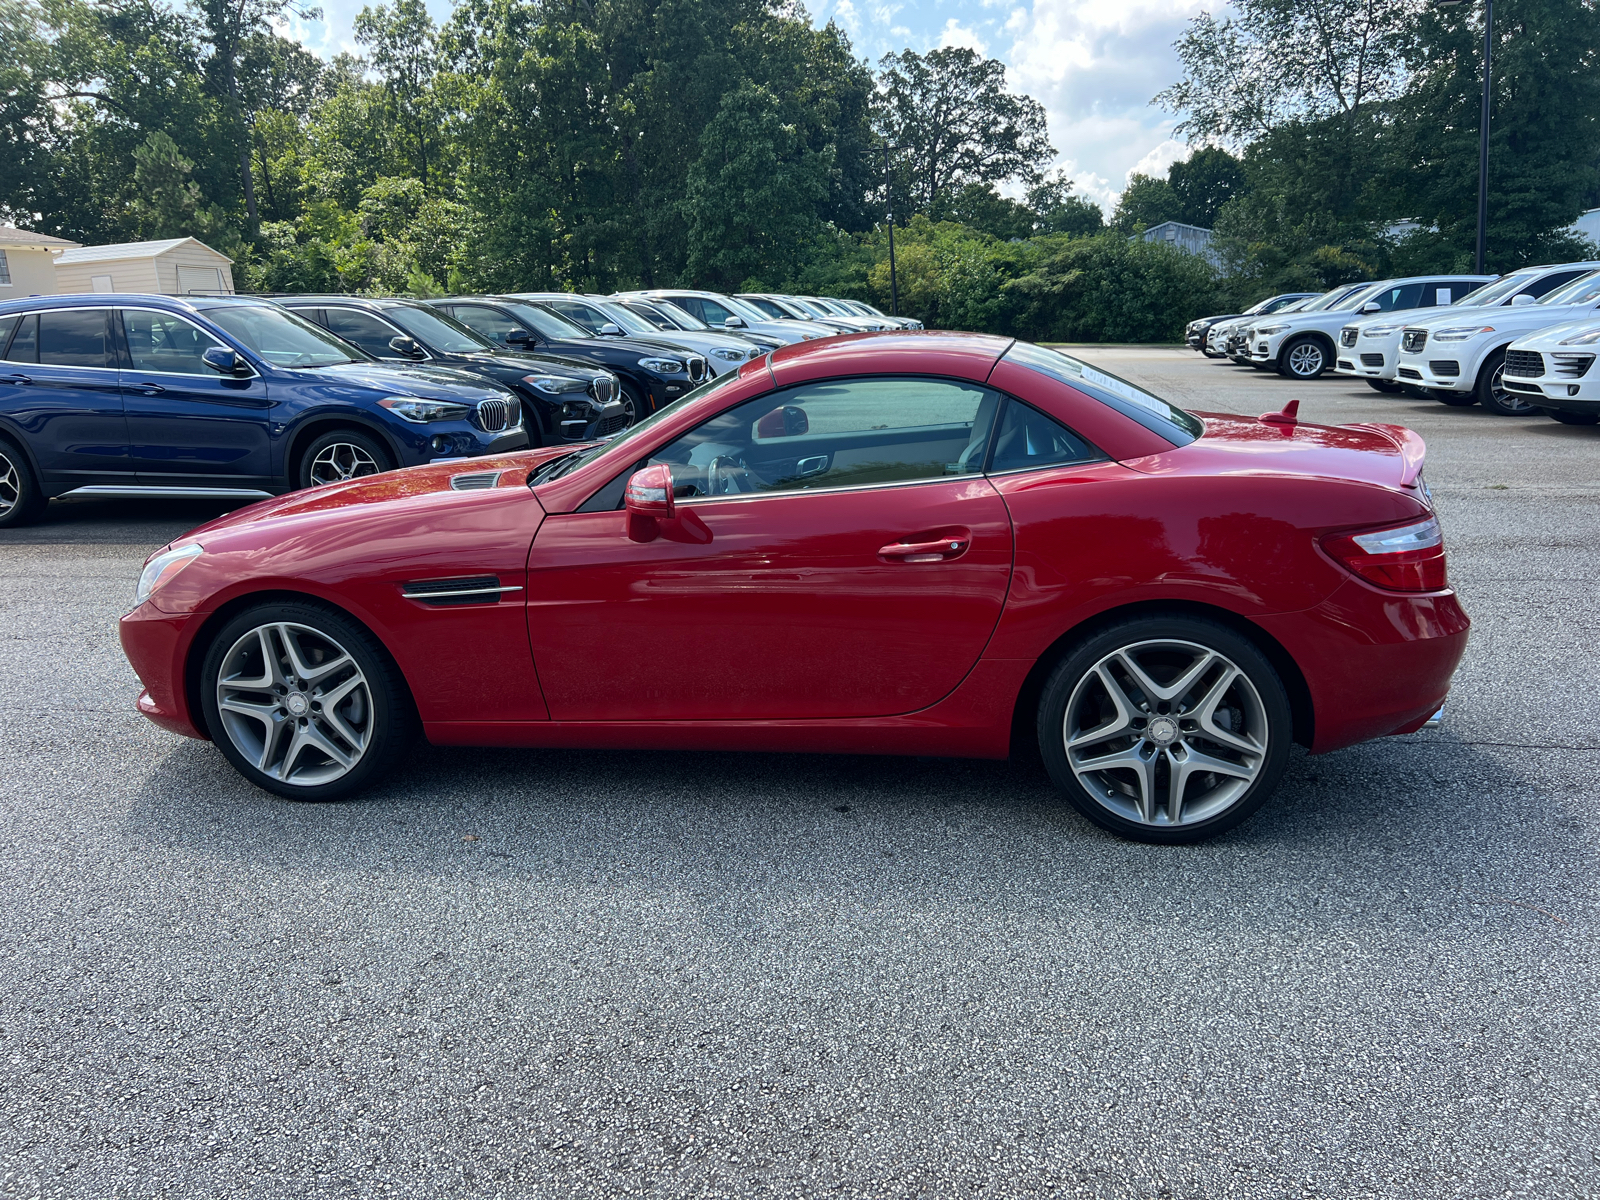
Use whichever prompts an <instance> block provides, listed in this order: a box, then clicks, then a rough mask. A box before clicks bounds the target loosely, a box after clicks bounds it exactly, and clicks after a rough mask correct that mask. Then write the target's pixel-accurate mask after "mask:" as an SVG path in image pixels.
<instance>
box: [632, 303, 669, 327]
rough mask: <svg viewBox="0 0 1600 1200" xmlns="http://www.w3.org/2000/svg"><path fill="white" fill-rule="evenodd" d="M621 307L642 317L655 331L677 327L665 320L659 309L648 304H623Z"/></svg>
mask: <svg viewBox="0 0 1600 1200" xmlns="http://www.w3.org/2000/svg"><path fill="white" fill-rule="evenodd" d="M623 307H624V308H626V309H627V310H628V311H629V312H631V313H634V314H636V315H637V316H639V317H642V318H643V319H644V320H646V321H649V322H650V324H652V325H654V326H655V327H656V328H657V329H676V328H677V326H675V325H674V324H673V323H672V322H671V321H669V320H667V318H666V316H665V314H663V313H662V312H661V311H660V310H659V309H654V308H651V307H650V306H649V305H648V304H639V303H637V302H632V303H628V304H624V305H623Z"/></svg>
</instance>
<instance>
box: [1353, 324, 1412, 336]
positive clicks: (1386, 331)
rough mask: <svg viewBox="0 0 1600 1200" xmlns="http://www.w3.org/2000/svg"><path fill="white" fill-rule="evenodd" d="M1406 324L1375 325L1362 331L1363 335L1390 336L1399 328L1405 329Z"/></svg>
mask: <svg viewBox="0 0 1600 1200" xmlns="http://www.w3.org/2000/svg"><path fill="white" fill-rule="evenodd" d="M1404 328H1405V326H1404V325H1373V326H1371V327H1370V328H1367V329H1363V330H1362V331H1361V336H1362V337H1388V336H1389V335H1390V334H1391V333H1394V332H1396V331H1397V330H1401V329H1404Z"/></svg>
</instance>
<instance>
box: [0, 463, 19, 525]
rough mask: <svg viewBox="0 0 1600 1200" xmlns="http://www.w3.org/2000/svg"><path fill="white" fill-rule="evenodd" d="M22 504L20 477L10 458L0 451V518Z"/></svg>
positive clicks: (15, 465)
mask: <svg viewBox="0 0 1600 1200" xmlns="http://www.w3.org/2000/svg"><path fill="white" fill-rule="evenodd" d="M21 502H22V477H21V475H19V474H18V473H17V464H16V463H14V462H12V461H11V456H10V455H9V454H7V453H6V452H5V451H4V450H0V517H3V516H5V515H6V514H7V513H9V512H10V511H11V510H12V509H14V508H16V506H17V505H18V504H20V503H21Z"/></svg>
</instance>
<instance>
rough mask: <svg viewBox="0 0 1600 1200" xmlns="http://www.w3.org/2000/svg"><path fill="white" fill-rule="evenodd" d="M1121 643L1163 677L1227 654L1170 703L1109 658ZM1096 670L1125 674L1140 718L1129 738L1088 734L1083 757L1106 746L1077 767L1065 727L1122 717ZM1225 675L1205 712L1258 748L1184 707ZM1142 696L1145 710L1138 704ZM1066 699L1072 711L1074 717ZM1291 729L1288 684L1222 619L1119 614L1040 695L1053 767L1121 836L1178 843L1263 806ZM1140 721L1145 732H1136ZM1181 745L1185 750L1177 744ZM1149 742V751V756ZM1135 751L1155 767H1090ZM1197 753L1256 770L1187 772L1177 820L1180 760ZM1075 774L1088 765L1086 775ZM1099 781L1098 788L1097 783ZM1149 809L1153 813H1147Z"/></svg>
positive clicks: (1088, 811)
mask: <svg viewBox="0 0 1600 1200" xmlns="http://www.w3.org/2000/svg"><path fill="white" fill-rule="evenodd" d="M1118 652H1123V653H1125V654H1127V655H1128V656H1129V657H1130V658H1131V660H1132V661H1134V662H1136V663H1137V664H1139V665H1140V666H1141V668H1142V669H1144V670H1145V671H1146V675H1147V678H1149V679H1150V680H1151V681H1152V682H1153V683H1154V684H1155V685H1157V686H1161V685H1163V684H1167V683H1172V682H1173V681H1174V680H1175V679H1177V678H1178V677H1180V676H1181V675H1182V674H1183V672H1184V671H1185V670H1186V669H1188V668H1187V667H1185V665H1184V664H1185V663H1188V664H1190V665H1191V666H1193V665H1197V664H1199V663H1201V662H1202V661H1203V660H1202V654H1203V653H1210V654H1212V655H1216V656H1219V660H1218V661H1216V662H1213V663H1212V665H1211V666H1208V667H1206V668H1204V670H1203V671H1202V673H1201V674H1200V675H1199V677H1198V678H1197V679H1196V680H1195V682H1194V683H1193V685H1192V687H1191V689H1189V690H1185V691H1183V692H1180V693H1178V694H1177V695H1176V696H1175V697H1174V698H1173V699H1172V700H1171V701H1152V700H1151V698H1150V697H1149V696H1147V695H1143V694H1142V693H1140V692H1139V687H1138V684H1137V683H1136V682H1134V676H1133V675H1132V674H1131V673H1129V672H1126V671H1124V670H1122V667H1121V663H1122V661H1124V660H1120V659H1119V660H1117V661H1115V662H1111V661H1109V660H1110V659H1111V658H1112V656H1114V655H1116V654H1118ZM1164 664H1165V666H1166V667H1170V669H1171V674H1169V675H1168V677H1167V678H1165V679H1163V678H1161V677H1160V675H1161V672H1162V670H1163V669H1165V667H1164ZM1228 665H1231V666H1233V667H1237V668H1238V670H1239V672H1240V674H1239V676H1237V677H1233V682H1224V676H1225V674H1226V667H1227V666H1228ZM1097 667H1104V668H1105V670H1106V671H1108V672H1110V673H1111V675H1112V676H1113V678H1117V677H1118V674H1119V672H1120V673H1121V678H1122V679H1123V682H1122V683H1120V684H1119V687H1122V688H1123V689H1124V692H1123V694H1124V697H1125V699H1126V700H1127V702H1128V706H1129V716H1130V717H1131V718H1132V721H1131V724H1130V726H1129V728H1130V732H1129V733H1128V734H1127V735H1126V736H1125V737H1118V736H1117V735H1115V734H1114V733H1108V734H1107V736H1106V738H1103V739H1101V740H1099V741H1095V740H1091V741H1089V742H1086V743H1085V742H1080V743H1079V747H1080V748H1079V750H1078V754H1079V755H1080V756H1081V755H1082V754H1083V753H1084V750H1085V749H1088V750H1090V751H1092V752H1098V751H1101V750H1102V749H1103V750H1104V751H1105V752H1104V753H1103V754H1102V753H1092V754H1091V756H1090V758H1088V759H1084V758H1082V757H1080V758H1079V760H1078V764H1077V769H1076V770H1075V769H1074V766H1073V762H1072V761H1070V759H1069V753H1068V747H1067V733H1068V730H1069V729H1071V728H1074V727H1079V722H1080V718H1082V717H1083V716H1084V715H1085V714H1086V713H1088V714H1091V715H1092V716H1093V720H1092V722H1091V723H1090V725H1089V727H1088V728H1089V732H1091V733H1092V732H1093V731H1094V730H1095V729H1111V727H1112V724H1114V720H1113V722H1112V723H1109V724H1108V723H1106V722H1105V718H1106V715H1107V714H1108V713H1110V714H1111V715H1112V717H1113V718H1115V716H1116V713H1117V710H1116V709H1115V708H1114V707H1113V704H1114V702H1112V701H1111V697H1110V691H1109V688H1108V686H1107V685H1106V683H1105V682H1104V680H1105V676H1104V675H1101V674H1099V673H1098V672H1097V670H1096V668H1097ZM1219 683H1220V684H1222V686H1223V687H1224V689H1225V690H1224V691H1223V692H1222V693H1221V694H1220V696H1218V697H1216V698H1213V699H1212V700H1211V702H1210V704H1209V713H1207V714H1206V715H1208V716H1210V717H1212V718H1213V719H1212V720H1211V725H1212V728H1214V729H1216V730H1217V731H1218V732H1219V733H1223V734H1225V735H1227V736H1234V735H1232V734H1228V732H1227V731H1228V730H1234V729H1237V730H1238V731H1239V732H1238V735H1237V737H1236V740H1237V741H1238V742H1239V744H1240V745H1244V744H1245V743H1246V742H1247V741H1248V742H1249V743H1250V744H1252V745H1255V746H1257V747H1258V749H1257V750H1255V751H1251V752H1250V753H1248V754H1244V753H1240V752H1239V751H1238V750H1236V749H1234V748H1233V747H1232V746H1230V745H1229V744H1228V743H1226V742H1223V741H1219V740H1216V739H1214V738H1211V737H1210V736H1209V735H1208V733H1207V731H1206V729H1205V728H1204V726H1203V723H1202V720H1201V719H1199V718H1198V717H1196V718H1191V717H1185V716H1183V715H1182V714H1183V713H1184V712H1186V711H1188V712H1194V713H1197V714H1201V713H1206V709H1204V708H1202V707H1201V701H1200V699H1199V698H1198V697H1200V696H1202V695H1203V692H1204V691H1206V690H1209V689H1211V688H1213V687H1216V686H1218V684H1219ZM1097 689H1098V690H1097ZM1185 700H1188V701H1189V702H1190V703H1189V705H1188V707H1187V708H1183V707H1179V705H1182V704H1183V702H1184V701H1185ZM1224 702H1226V705H1224ZM1141 704H1143V705H1144V706H1145V707H1143V708H1141V707H1140V705H1141ZM1069 707H1070V708H1071V709H1072V710H1073V711H1072V713H1071V714H1070V719H1071V722H1072V723H1071V724H1070V725H1069V723H1068V722H1069V711H1068V710H1069ZM1163 710H1166V711H1163ZM1145 714H1148V715H1145ZM1223 714H1226V717H1224V716H1223ZM1169 717H1170V720H1167V718H1169ZM1224 721H1225V722H1226V729H1224V728H1223V725H1224ZM1158 722H1159V725H1158ZM1293 726H1294V720H1293V716H1292V713H1291V711H1290V708H1289V697H1288V693H1287V692H1286V691H1285V689H1284V686H1283V681H1282V680H1281V679H1279V678H1278V673H1277V672H1276V671H1275V670H1274V669H1273V667H1272V664H1271V663H1270V662H1268V661H1267V659H1266V656H1265V655H1263V654H1262V653H1261V651H1260V650H1258V649H1257V648H1256V646H1255V645H1254V643H1252V642H1251V641H1250V640H1249V639H1248V638H1246V637H1244V636H1243V635H1241V634H1239V633H1237V632H1235V631H1234V630H1232V629H1230V628H1228V627H1227V626H1225V625H1220V624H1218V623H1216V622H1214V621H1209V620H1205V619H1203V618H1199V617H1189V616H1181V615H1178V614H1173V615H1169V616H1159V615H1158V616H1149V617H1138V618H1134V619H1131V620H1127V621H1122V622H1119V623H1117V624H1115V625H1113V626H1110V627H1109V628H1107V629H1104V630H1101V631H1100V632H1098V633H1096V634H1094V635H1093V636H1091V637H1089V638H1087V639H1086V640H1085V641H1083V642H1081V643H1080V644H1079V645H1077V646H1076V647H1074V648H1073V649H1072V650H1070V651H1068V653H1067V654H1066V656H1065V657H1064V658H1063V659H1062V660H1061V662H1060V663H1059V664H1057V666H1056V668H1055V670H1054V671H1052V672H1051V674H1050V678H1049V680H1048V681H1047V682H1046V683H1045V685H1044V690H1043V692H1042V693H1041V695H1040V698H1039V714H1038V726H1037V729H1038V736H1039V750H1040V753H1041V755H1042V757H1043V758H1044V763H1045V767H1046V769H1048V770H1049V772H1050V776H1051V778H1052V779H1054V780H1055V783H1056V786H1058V787H1059V788H1060V789H1061V790H1062V791H1063V792H1064V793H1065V794H1066V797H1067V799H1068V800H1069V801H1071V802H1072V805H1073V807H1074V808H1076V809H1077V810H1078V811H1079V812H1080V813H1082V814H1083V815H1084V816H1085V817H1087V818H1088V819H1089V820H1091V821H1093V822H1094V823H1095V824H1096V825H1099V826H1100V827H1101V828H1102V829H1107V830H1110V831H1111V832H1112V833H1115V834H1117V835H1118V836H1119V837H1124V838H1128V839H1130V840H1132V841H1138V842H1152V843H1157V844H1163V845H1172V844H1180V843H1190V842H1199V841H1204V840H1205V839H1206V838H1210V837H1214V836H1216V835H1217V834H1219V833H1222V832H1224V831H1225V830H1229V829H1232V828H1233V827H1234V826H1236V825H1238V824H1239V823H1240V822H1241V821H1244V820H1245V819H1246V818H1248V817H1249V816H1250V815H1251V814H1252V813H1254V812H1255V811H1256V810H1257V809H1259V808H1260V807H1261V806H1262V804H1264V803H1265V802H1266V800H1267V798H1268V797H1269V796H1271V795H1272V793H1273V791H1274V790H1275V789H1276V788H1277V786H1278V781H1279V779H1281V778H1282V776H1283V772H1284V769H1285V767H1286V766H1287V765H1288V762H1289V746H1290V743H1291V741H1292V740H1293V734H1294V728H1293ZM1135 727H1139V729H1140V730H1141V731H1139V732H1134V731H1133V730H1134V729H1135ZM1122 743H1128V744H1127V745H1122ZM1180 746H1181V747H1182V750H1183V756H1182V758H1179V757H1177V755H1176V753H1175V752H1176V750H1177V749H1178V748H1179V747H1180ZM1146 750H1148V751H1149V757H1148V758H1145V757H1144V751H1146ZM1135 752H1137V753H1138V754H1139V756H1140V760H1141V761H1143V762H1147V763H1149V764H1150V765H1149V767H1148V774H1147V776H1141V774H1140V772H1138V771H1136V770H1134V769H1133V768H1123V767H1116V766H1113V767H1111V768H1109V769H1104V770H1102V771H1099V772H1096V771H1094V770H1093V768H1088V767H1086V766H1085V763H1086V762H1092V761H1093V760H1094V759H1096V758H1105V757H1110V756H1113V755H1123V754H1133V753H1135ZM1199 755H1209V756H1210V757H1209V759H1208V760H1207V761H1216V762H1219V763H1221V762H1229V763H1231V764H1232V765H1233V767H1234V768H1235V769H1237V770H1240V771H1242V772H1247V771H1253V774H1250V775H1248V778H1245V777H1244V776H1243V775H1239V776H1236V775H1234V774H1232V773H1215V772H1205V773H1191V772H1192V767H1191V768H1190V769H1189V770H1188V771H1186V772H1185V777H1182V778H1181V780H1180V791H1179V799H1178V809H1179V822H1178V823H1177V824H1175V825H1174V824H1172V823H1171V820H1170V818H1169V817H1167V816H1166V813H1167V812H1168V810H1169V808H1170V795H1171V787H1172V783H1173V769H1174V767H1175V766H1179V765H1182V764H1185V763H1193V761H1194V759H1195V757H1196V756H1199ZM1079 772H1084V774H1083V775H1082V776H1081V777H1080V774H1079ZM1142 777H1143V778H1147V780H1148V789H1149V795H1150V797H1151V798H1150V799H1149V800H1148V801H1147V802H1146V804H1143V805H1141V803H1140V801H1139V799H1138V796H1137V793H1138V792H1139V791H1140V790H1141V785H1139V783H1138V782H1137V781H1138V780H1139V779H1140V778H1142ZM1085 779H1087V780H1088V783H1087V784H1086V783H1085ZM1091 787H1092V788H1095V789H1098V790H1093V791H1092V790H1091ZM1130 788H1131V789H1132V790H1131V791H1130ZM1158 796H1159V797H1160V798H1157V797H1158ZM1191 812H1192V815H1190V814H1191ZM1142 814H1147V815H1148V819H1144V815H1142Z"/></svg>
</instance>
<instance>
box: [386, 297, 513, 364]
mask: <svg viewBox="0 0 1600 1200" xmlns="http://www.w3.org/2000/svg"><path fill="white" fill-rule="evenodd" d="M450 315H451V316H452V317H454V318H455V319H456V320H458V321H460V322H461V323H462V324H463V325H465V326H466V327H467V328H468V329H470V330H472V331H473V332H474V333H481V334H483V336H484V337H486V338H488V339H489V340H490V341H491V342H495V343H498V344H499V345H502V346H504V345H508V344H509V343H507V341H506V338H508V337H509V336H511V334H513V333H518V332H520V331H521V329H522V326H521V325H520V324H519V323H517V322H516V321H514V320H512V319H511V318H510V317H508V316H506V315H505V313H503V312H501V311H500V310H499V309H495V308H490V307H489V306H488V305H486V304H458V305H456V307H455V309H454V311H452V312H451V313H450ZM389 353H390V354H393V353H394V351H393V350H391V351H389Z"/></svg>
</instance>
